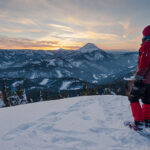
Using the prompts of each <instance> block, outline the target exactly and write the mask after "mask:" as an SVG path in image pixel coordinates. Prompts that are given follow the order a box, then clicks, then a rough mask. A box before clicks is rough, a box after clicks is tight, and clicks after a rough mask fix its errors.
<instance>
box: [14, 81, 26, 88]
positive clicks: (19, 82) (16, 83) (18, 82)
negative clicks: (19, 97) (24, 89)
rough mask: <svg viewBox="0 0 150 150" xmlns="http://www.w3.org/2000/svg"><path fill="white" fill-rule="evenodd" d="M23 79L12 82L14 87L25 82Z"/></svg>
mask: <svg viewBox="0 0 150 150" xmlns="http://www.w3.org/2000/svg"><path fill="white" fill-rule="evenodd" d="M23 82H24V81H23V80H21V81H16V82H14V83H13V84H12V86H13V87H16V86H18V85H19V84H23Z"/></svg>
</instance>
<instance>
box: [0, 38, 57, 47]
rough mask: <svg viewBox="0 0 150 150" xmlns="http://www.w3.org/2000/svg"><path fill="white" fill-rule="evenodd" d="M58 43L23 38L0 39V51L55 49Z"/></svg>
mask: <svg viewBox="0 0 150 150" xmlns="http://www.w3.org/2000/svg"><path fill="white" fill-rule="evenodd" d="M58 44H59V42H58V41H50V40H49V41H36V40H32V39H25V38H14V37H0V45H1V47H0V48H1V49H56V48H57V45H58Z"/></svg>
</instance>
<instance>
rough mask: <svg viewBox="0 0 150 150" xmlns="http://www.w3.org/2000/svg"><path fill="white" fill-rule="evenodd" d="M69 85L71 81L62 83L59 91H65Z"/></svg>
mask: <svg viewBox="0 0 150 150" xmlns="http://www.w3.org/2000/svg"><path fill="white" fill-rule="evenodd" d="M71 83H72V82H71V81H63V83H62V85H61V87H60V90H67V89H68V87H69V86H70V84H71Z"/></svg>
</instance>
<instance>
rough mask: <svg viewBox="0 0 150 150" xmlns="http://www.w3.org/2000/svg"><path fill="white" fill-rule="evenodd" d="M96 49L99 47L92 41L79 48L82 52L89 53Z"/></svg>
mask: <svg viewBox="0 0 150 150" xmlns="http://www.w3.org/2000/svg"><path fill="white" fill-rule="evenodd" d="M96 50H100V49H99V48H98V47H97V46H96V45H94V44H93V43H87V44H86V45H84V46H83V47H81V48H80V49H79V51H81V52H82V53H91V52H93V51H96Z"/></svg>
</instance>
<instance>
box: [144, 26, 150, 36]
mask: <svg viewBox="0 0 150 150" xmlns="http://www.w3.org/2000/svg"><path fill="white" fill-rule="evenodd" d="M148 35H150V25H148V26H147V27H145V28H144V30H143V36H144V37H145V36H148Z"/></svg>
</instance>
